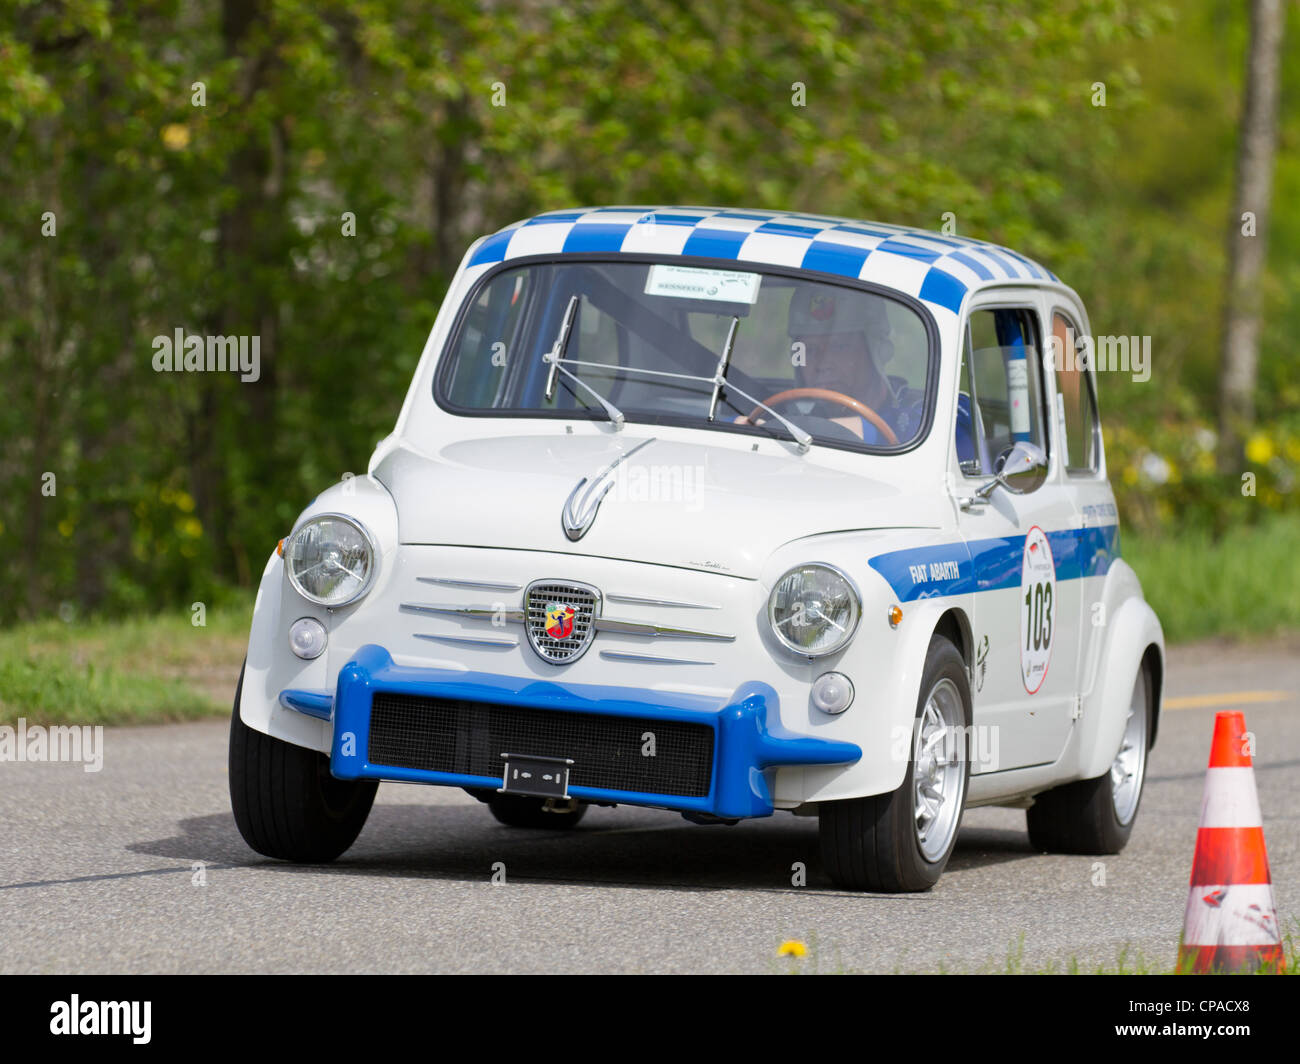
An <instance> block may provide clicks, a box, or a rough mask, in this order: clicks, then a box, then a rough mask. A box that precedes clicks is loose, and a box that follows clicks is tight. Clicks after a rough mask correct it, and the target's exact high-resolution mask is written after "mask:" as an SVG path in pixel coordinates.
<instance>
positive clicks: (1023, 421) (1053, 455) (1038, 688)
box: [950, 288, 1082, 772]
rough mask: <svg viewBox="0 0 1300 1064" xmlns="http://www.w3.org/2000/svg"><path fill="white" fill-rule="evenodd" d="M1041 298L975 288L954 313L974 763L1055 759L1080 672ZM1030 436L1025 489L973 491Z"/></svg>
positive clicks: (1073, 521)
mask: <svg viewBox="0 0 1300 1064" xmlns="http://www.w3.org/2000/svg"><path fill="white" fill-rule="evenodd" d="M1042 309H1043V308H1042V304H1041V300H1040V298H1039V294H1038V293H1037V292H1036V291H1034V290H1032V289H1024V288H1022V289H1014V290H1008V291H1005V292H996V291H994V292H989V293H984V294H982V295H981V296H979V297H976V298H975V299H974V300H972V303H971V306H970V307H969V309H968V310H967V312H966V315H965V317H964V319H963V349H962V365H961V370H960V383H959V396H958V416H957V426H956V438H955V440H954V446H953V448H952V465H953V470H952V474H953V475H952V477H951V479H950V483H951V484H952V485H953V491H954V496H955V502H956V512H957V521H958V527H959V529H960V531H961V535H962V536H963V538H964V539H965V540H966V542H967V546H968V548H969V550H970V553H971V559H972V562H973V565H974V579H975V595H974V599H973V606H972V612H973V616H972V632H973V634H974V642H975V661H974V667H973V673H974V675H973V677H972V697H973V699H974V721H975V723H976V725H979V726H982V727H990V728H992V729H993V731H992V733H991V734H990V736H986V737H984V739H982V742H983V744H984V749H986V750H987V749H995V750H996V751H997V757H996V758H995V759H993V758H986V759H984V760H983V761H981V762H978V763H976V764H974V765H972V770H973V771H975V772H992V771H1003V770H1006V769H1012V768H1021V767H1026V766H1030V765H1041V764H1049V763H1051V762H1053V761H1055V760H1056V759H1057V758H1058V757H1059V756H1060V754H1061V752H1062V750H1063V749H1064V747H1065V742H1066V739H1067V738H1068V736H1069V732H1070V728H1071V725H1072V719H1073V715H1074V708H1075V703H1076V699H1075V695H1076V688H1077V680H1078V667H1079V661H1078V650H1079V642H1078V634H1079V615H1080V610H1081V608H1082V604H1081V599H1080V582H1079V581H1078V580H1077V579H1068V577H1070V576H1071V575H1073V574H1072V570H1071V566H1072V565H1076V564H1077V555H1076V546H1077V536H1078V527H1079V513H1078V510H1077V507H1076V505H1075V502H1074V499H1073V497H1072V494H1071V489H1070V488H1069V486H1068V485H1067V484H1066V483H1064V481H1063V478H1062V470H1061V464H1060V461H1059V455H1058V451H1059V447H1058V446H1057V443H1056V432H1055V428H1054V423H1055V422H1054V419H1053V418H1052V417H1050V416H1049V412H1050V411H1051V410H1053V409H1054V407H1055V403H1056V400H1055V392H1054V390H1053V386H1052V378H1051V374H1050V373H1049V372H1047V369H1048V367H1047V366H1045V363H1044V359H1043V336H1044V329H1043V323H1042ZM1022 440H1023V441H1027V442H1030V443H1033V444H1035V445H1037V446H1039V447H1041V448H1042V450H1043V451H1044V452H1045V453H1046V455H1047V459H1048V468H1047V474H1046V477H1045V479H1043V481H1042V482H1041V483H1040V484H1039V485H1038V487H1037V488H1035V489H1034V490H1032V491H1028V492H1025V493H1024V494H1016V493H1014V492H1012V491H1010V490H1008V489H1007V488H1005V487H1002V486H999V487H996V488H994V489H993V491H992V492H991V493H989V494H988V495H987V496H986V497H985V498H980V497H979V496H978V495H977V494H976V491H977V489H978V488H980V487H981V486H982V485H984V484H987V483H988V482H989V481H990V480H991V479H992V478H993V477H994V475H995V474H996V472H997V471H998V470H999V469H1000V468H1001V465H1000V463H1001V461H1002V460H1003V458H1004V457H1005V455H1006V453H1007V452H1008V451H1009V450H1010V448H1011V447H1012V445H1013V444H1015V443H1016V442H1017V441H1022Z"/></svg>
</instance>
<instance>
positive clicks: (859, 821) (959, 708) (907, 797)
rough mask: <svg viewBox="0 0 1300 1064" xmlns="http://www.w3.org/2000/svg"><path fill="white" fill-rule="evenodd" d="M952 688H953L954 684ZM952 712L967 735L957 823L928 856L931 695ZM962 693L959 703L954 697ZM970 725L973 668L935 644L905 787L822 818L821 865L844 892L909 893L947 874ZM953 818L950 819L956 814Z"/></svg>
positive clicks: (834, 808) (827, 809)
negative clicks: (920, 793)
mask: <svg viewBox="0 0 1300 1064" xmlns="http://www.w3.org/2000/svg"><path fill="white" fill-rule="evenodd" d="M949 684H950V685H951V686H948V685H949ZM941 688H942V690H943V691H944V692H945V695H944V697H945V699H946V700H947V702H948V703H949V704H950V708H951V711H952V712H953V713H954V715H955V714H959V715H960V726H961V728H962V729H963V730H962V731H961V733H960V735H959V736H957V737H956V739H957V742H955V743H953V748H954V751H955V752H956V753H957V757H958V759H959V760H960V768H959V769H958V770H956V776H955V777H952V779H951V782H952V783H954V784H955V783H956V782H957V781H958V780H960V793H959V794H957V795H954V796H953V797H952V799H951V800H952V801H953V802H955V804H954V805H953V806H952V808H953V809H954V810H955V818H956V819H955V821H950V822H949V823H950V827H949V828H947V829H946V830H945V831H944V835H945V836H947V835H948V832H949V831H950V832H951V837H948V838H947V842H946V845H944V846H943V848H942V852H940V853H937V854H935V855H933V856H932V857H927V856H926V854H924V853H923V852H922V847H921V842H920V840H919V838H918V831H917V822H916V806H915V805H914V795H915V789H916V784H917V778H916V769H917V761H916V754H917V743H916V739H917V734H918V731H917V729H918V728H919V726H920V722H921V719H922V713H923V711H925V709H926V704H927V702H928V701H929V699H930V696H931V694H933V693H935V692H936V691H937V690H939V689H941ZM954 689H955V697H954V696H953V691H954ZM970 720H971V696H970V678H969V676H968V675H967V672H966V663H965V662H964V661H963V660H962V656H961V654H960V653H959V652H958V650H957V648H956V647H955V646H953V645H952V643H951V642H950V641H949V640H947V639H946V638H944V637H943V636H935V637H934V638H933V639H932V640H931V641H930V648H929V650H928V651H927V653H926V660H925V669H924V671H923V672H922V674H921V687H920V692H919V695H918V698H917V706H916V718H915V723H914V725H913V741H912V755H911V758H910V759H909V761H908V765H907V773H906V775H905V776H904V777H903V782H902V784H901V785H900V786H899V788H898V789H897V790H896V791H894V792H893V793H891V794H878V795H873V796H871V797H869V798H850V799H846V800H843V801H838V802H823V803H822V805H821V808H820V810H819V812H818V824H819V828H820V835H821V851H822V863H823V865H824V866H825V868H826V871H827V873H828V874H829V875H830V877H831V880H832V881H833V882H834V883H835V885H836V886H838V887H840V888H841V889H843V890H870V891H878V892H881V893H905V892H913V891H923V890H929V889H930V888H931V887H932V886H934V884H935V883H936V882H938V880H939V877H940V876H941V875H942V874H943V870H944V868H945V867H947V864H948V859H949V857H951V856H952V850H953V846H954V845H955V844H956V841H957V834H958V831H959V830H960V828H961V815H962V812H963V811H964V808H965V801H966V793H967V789H968V785H969V782H970V759H969V756H968V743H967V741H966V738H967V735H968V732H967V731H966V730H965V729H966V728H968V726H969V724H970ZM950 815H951V814H950Z"/></svg>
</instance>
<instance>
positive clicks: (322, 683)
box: [239, 476, 398, 753]
mask: <svg viewBox="0 0 1300 1064" xmlns="http://www.w3.org/2000/svg"><path fill="white" fill-rule="evenodd" d="M325 513H337V514H343V515H344V516H346V517H351V518H353V519H354V520H357V521H359V522H360V523H361V524H362V525H364V526H365V527H366V529H367V530H368V531H369V532H370V534H371V536H372V537H373V538H374V540H375V555H376V556H375V565H376V572H375V578H374V581H373V582H372V583H371V586H370V590H369V592H367V594H366V596H364V597H363V598H362V599H360V600H359V601H358V602H355V603H352V604H350V605H347V606H344V607H342V608H341V609H337V610H331V609H326V608H325V607H324V606H318V605H316V604H315V603H312V602H308V601H307V600H306V599H304V598H303V597H302V596H301V595H300V594H298V592H297V591H295V590H294V587H293V585H292V584H291V583H290V582H289V578H288V575H287V574H286V573H285V567H284V559H283V558H281V557H280V555H279V553H278V552H277V551H272V552H271V557H270V558H269V559H268V560H267V563H266V568H265V569H263V570H262V579H261V582H260V584H259V585H258V589H257V600H256V602H255V604H254V606H253V623H252V626H251V628H250V630H249V636H248V661H247V664H246V665H245V669H244V687H243V693H242V696H241V698H240V706H239V715H240V719H242V720H243V722H244V723H245V724H247V725H248V726H249V727H250V728H253V729H254V730H255V731H259V732H263V733H264V734H266V735H271V736H273V737H275V738H277V739H283V740H285V741H286V742H290V743H293V744H294V745H296V746H305V747H307V748H309V749H312V750H319V751H321V752H322V753H328V752H329V749H330V737H331V730H332V725H331V723H330V722H329V721H324V720H318V719H316V718H314V717H309V716H306V715H304V714H302V713H297V712H294V711H292V710H289V709H286V708H285V707H284V706H282V705H280V692H281V691H284V690H286V689H288V688H293V689H295V690H311V691H332V690H333V689H334V685H335V681H336V679H337V675H338V670H339V667H340V666H341V665H342V662H341V661H339V660H336V657H335V655H333V654H332V653H331V651H330V650H328V649H327V650H326V651H325V653H324V654H322V655H321V656H320V657H318V658H316V659H314V660H312V661H304V660H302V659H301V658H299V657H297V656H295V655H294V654H293V652H292V651H291V650H290V649H289V642H288V632H289V626H290V625H291V624H292V623H293V622H294V621H296V620H297V619H298V618H300V617H314V618H316V620H318V621H320V622H321V624H323V625H324V626H325V630H326V632H327V633H329V634H330V635H331V636H332V635H333V632H334V629H335V627H336V626H337V625H338V624H339V623H340V622H341V621H342V620H343V619H344V618H345V617H347V616H348V615H349V614H350V613H352V612H353V611H354V610H356V609H358V608H360V607H361V606H362V605H363V604H364V603H365V602H366V601H367V600H368V599H369V598H370V597H371V596H372V595H374V594H375V592H376V591H377V590H379V589H381V588H382V587H383V585H384V584H385V583H386V582H387V581H388V580H389V579H391V576H392V572H391V570H392V566H391V564H389V563H390V561H391V559H392V557H393V553H394V551H395V550H396V547H397V540H398V528H397V508H396V506H395V505H394V504H393V499H392V496H390V495H389V493H388V490H387V489H386V488H385V487H384V486H383V484H382V483H380V482H379V481H378V480H377V479H375V478H374V477H372V476H359V477H348V478H345V479H344V480H343V481H341V482H340V483H338V484H335V485H333V486H332V487H330V488H329V489H327V490H326V491H324V492H322V493H321V494H320V495H319V496H317V497H316V499H314V500H313V501H312V503H311V505H309V506H308V507H307V508H306V509H305V510H304V511H303V512H302V513H301V514H300V515H299V517H298V520H297V521H295V522H294V526H293V527H294V530H297V529H298V528H299V527H301V525H302V524H303V523H304V522H305V521H308V520H310V519H311V518H312V517H315V516H317V515H318V514H325Z"/></svg>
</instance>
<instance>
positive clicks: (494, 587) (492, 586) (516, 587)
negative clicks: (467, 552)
mask: <svg viewBox="0 0 1300 1064" xmlns="http://www.w3.org/2000/svg"><path fill="white" fill-rule="evenodd" d="M415 579H416V580H418V581H419V582H420V583H422V584H438V585H440V586H442V587H467V588H469V589H470V590H471V591H522V590H523V587H524V585H523V584H498V583H494V582H493V581H491V580H452V579H449V578H447V577H442V576H417V577H416V578H415Z"/></svg>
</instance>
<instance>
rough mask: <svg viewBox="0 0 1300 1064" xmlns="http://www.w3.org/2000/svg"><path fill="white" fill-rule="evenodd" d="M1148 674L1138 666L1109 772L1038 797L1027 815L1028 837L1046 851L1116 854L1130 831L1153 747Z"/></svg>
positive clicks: (1122, 846)
mask: <svg viewBox="0 0 1300 1064" xmlns="http://www.w3.org/2000/svg"><path fill="white" fill-rule="evenodd" d="M1151 701H1152V698H1151V673H1150V671H1149V670H1148V669H1147V667H1146V666H1145V665H1143V666H1141V667H1140V668H1139V669H1138V674H1137V679H1136V680H1134V681H1133V694H1132V696H1131V697H1130V699H1129V708H1128V717H1127V720H1126V722H1125V725H1124V738H1123V739H1122V740H1120V745H1119V752H1118V753H1116V755H1115V760H1114V761H1113V762H1112V763H1111V766H1110V770H1109V771H1108V772H1107V773H1106V774H1105V775H1102V776H1098V777H1096V779H1090V780H1077V781H1076V782H1074V783H1067V784H1065V785H1064V786H1061V787H1055V788H1053V789H1052V790H1050V791H1046V792H1045V793H1043V794H1040V795H1038V797H1037V798H1035V799H1034V804H1033V805H1032V806H1030V807H1029V810H1028V812H1027V813H1026V814H1025V817H1026V820H1027V822H1028V825H1029V841H1030V843H1031V844H1032V845H1033V847H1034V848H1035V849H1036V850H1043V851H1045V852H1048V853H1079V854H1107V853H1119V852H1120V850H1122V849H1124V846H1125V844H1126V843H1127V842H1128V839H1129V835H1130V834H1132V832H1133V822H1134V821H1135V820H1136V819H1137V811H1138V803H1139V802H1140V801H1141V800H1142V785H1143V783H1144V782H1145V780H1146V767H1147V751H1148V750H1149V749H1150V746H1151V740H1150V736H1151Z"/></svg>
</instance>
